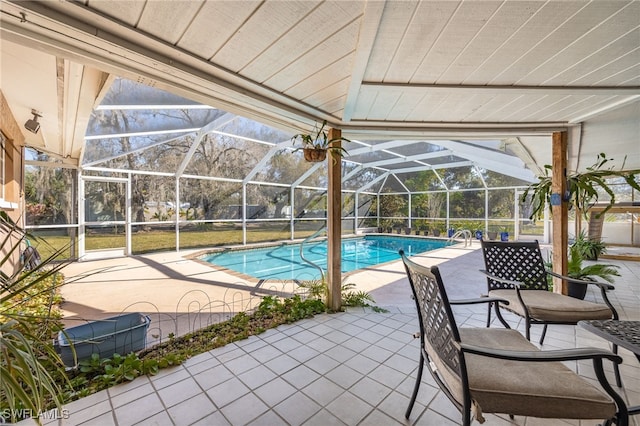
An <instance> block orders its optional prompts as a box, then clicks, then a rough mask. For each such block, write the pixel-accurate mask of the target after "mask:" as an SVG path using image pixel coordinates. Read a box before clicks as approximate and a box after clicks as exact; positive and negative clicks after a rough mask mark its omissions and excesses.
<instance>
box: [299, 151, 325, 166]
mask: <svg viewBox="0 0 640 426" xmlns="http://www.w3.org/2000/svg"><path fill="white" fill-rule="evenodd" d="M302 151H303V152H304V159H305V160H307V161H309V162H311V163H320V162H322V161H324V160H325V159H326V158H327V150H326V149H317V148H304V149H303V150H302Z"/></svg>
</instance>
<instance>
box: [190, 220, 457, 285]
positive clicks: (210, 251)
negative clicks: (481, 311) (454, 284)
mask: <svg viewBox="0 0 640 426" xmlns="http://www.w3.org/2000/svg"><path fill="white" fill-rule="evenodd" d="M366 236H378V237H394V238H407V239H421V240H438V241H449V240H451V239H450V238H447V237H433V236H425V235H406V234H390V233H384V232H372V233H367V234H358V235H354V234H348V235H343V236H342V238H341V240H344V239H355V238H364V237H366ZM317 238H323V239H326V237H317ZM304 240H305V239H304V238H303V239H296V240H283V241H266V242H260V243H252V244H250V245H249V244H245V245H239V244H234V245H229V246H219V247H212V248H207V249H203V250H198V251H197V252H194V253H191V254H188V255H185V256H184V258H185V259H189V260H191V261H195V262H197V263H199V264H201V265H206V266H208V267H210V268H213V269H214V270H216V271H220V272H225V273H227V274H229V275H232V276H234V277H237V278H240V279H243V280H245V281H248V282H250V283H252V284H261V283H264V282H268V281H270V280H277V281H279V282H295V283H299V282H301V281H300V280H297V279H283V278H273V279H272V278H257V277H254V276H252V275H247V274H244V273H242V272H238V271H235V270H233V269H229V268H226V267H224V266H220V265H217V264H215V263H211V262H207V261H205V260H202V257H203V256H206V255H210V254H213V253H222V252H227V251H241V250H253V249H256V250H257V249H263V248H269V247H280V246H285V245H292V244H300V243H302V242H304ZM453 241H456V242H458V241H459V240H458V239H456V240H453ZM452 246H455V243H453V242H452V244H451V245H450V246H447V247H442V248H438V249H434V250H430V252H431V251H437V250H442V249H445V248H449V247H452ZM399 260H400V259H396V260H390V261H388V262H384V263H379V264H377V265H374V266H369V267H366V268H361V269H355V270H353V271H349V272H344V273H342V279H343V280H344V279H346V278H347V277H349V276H350V275H353V274H356V273H359V272H362V271H370V270H372V269H376V268H378V267H383V266H385V265H389V264H391V263H393V262H398V261H399ZM303 281H305V280H303Z"/></svg>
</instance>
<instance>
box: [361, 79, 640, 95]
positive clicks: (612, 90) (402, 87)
mask: <svg viewBox="0 0 640 426" xmlns="http://www.w3.org/2000/svg"><path fill="white" fill-rule="evenodd" d="M362 90H363V91H364V90H367V91H371V90H374V91H376V92H381V93H398V92H411V93H412V94H414V95H415V94H419V93H425V94H426V93H434V92H446V93H452V92H456V93H468V94H472V95H503V94H507V95H579V96H593V95H602V96H612V95H640V86H526V85H474V84H464V85H463V84H416V83H377V82H363V83H362Z"/></svg>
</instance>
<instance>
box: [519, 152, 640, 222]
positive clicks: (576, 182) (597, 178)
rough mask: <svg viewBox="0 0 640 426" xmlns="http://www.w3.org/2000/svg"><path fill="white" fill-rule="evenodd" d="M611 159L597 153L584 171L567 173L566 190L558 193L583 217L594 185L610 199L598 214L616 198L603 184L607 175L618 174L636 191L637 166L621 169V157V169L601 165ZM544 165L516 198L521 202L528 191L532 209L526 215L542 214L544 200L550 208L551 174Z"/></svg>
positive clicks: (595, 190) (595, 193)
mask: <svg viewBox="0 0 640 426" xmlns="http://www.w3.org/2000/svg"><path fill="white" fill-rule="evenodd" d="M612 160H613V159H611V158H607V156H606V155H605V154H604V153H600V154H599V155H598V157H597V159H596V162H595V163H594V164H593V165H592V166H590V167H587V170H586V171H585V172H584V173H577V172H574V173H571V174H568V175H567V177H566V179H567V191H566V193H565V194H562V199H563V201H567V202H568V203H569V205H570V206H576V208H577V209H578V210H580V211H581V212H582V213H583V214H584V215H585V217H586V214H587V210H588V208H589V206H591V205H592V204H595V203H597V202H598V197H599V194H598V188H600V189H602V190H603V191H604V192H605V193H606V194H607V195H609V197H610V199H609V202H608V203H607V204H606V206H605V208H604V210H603V211H602V212H600V213H598V217H599V216H601V215H603V214H605V213H606V212H607V211H608V210H609V209H610V208H611V207H613V205H614V204H615V202H616V195H615V193H614V191H613V190H612V189H611V188H610V187H609V185H608V184H607V182H606V179H607V178H610V177H621V178H623V179H624V180H625V181H626V182H627V184H629V186H631V187H632V188H634V189H635V190H637V191H640V183H638V181H637V180H636V175H637V174H639V173H640V170H624V161H623V163H622V166H621V170H614V168H613V167H608V168H605V165H606V164H607V163H608V162H609V161H612ZM625 160H626V157H625ZM544 169H545V170H544V176H540V177H538V179H539V181H538V182H536V183H534V184H531V185H529V186H528V187H527V188H526V189H525V191H524V192H523V194H522V197H521V198H520V200H521V202H523V203H526V202H527V200H528V196H529V193H531V206H532V211H531V216H530V219H534V218H540V217H542V215H543V213H544V206H545V203H548V204H549V207H550V208H551V180H552V179H551V177H552V174H553V171H552V167H551V166H550V165H549V164H547V165H545V166H544Z"/></svg>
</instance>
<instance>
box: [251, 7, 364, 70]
mask: <svg viewBox="0 0 640 426" xmlns="http://www.w3.org/2000/svg"><path fill="white" fill-rule="evenodd" d="M307 3H309V5H314V3H313V2H307ZM362 8H363V6H362V4H360V3H359V2H323V3H320V4H319V5H318V6H317V7H314V8H313V9H310V10H309V11H308V13H307V14H306V15H302V14H301V15H300V17H299V18H297V17H296V18H292V19H296V23H295V25H293V26H292V27H291V29H290V30H289V31H287V32H286V33H284V34H282V36H281V37H280V38H278V39H277V40H275V41H274V42H273V44H271V45H270V46H269V47H268V48H267V49H266V50H265V51H264V52H261V53H260V54H259V55H258V56H256V58H255V59H254V60H252V61H251V63H249V64H248V65H247V66H246V67H244V68H243V69H242V70H241V73H242V74H243V75H245V76H246V77H248V78H251V79H253V80H256V81H260V82H264V81H267V80H268V79H270V78H271V77H273V76H274V75H276V74H278V73H280V72H281V71H282V70H283V69H284V68H285V67H286V66H287V65H289V64H290V63H291V62H293V61H295V60H297V59H298V58H300V57H303V56H304V55H306V54H308V53H309V52H312V51H313V50H314V49H316V48H318V46H319V45H320V44H321V43H323V42H324V41H325V40H327V39H331V38H332V37H334V35H335V33H336V29H340V28H344V27H346V26H348V25H349V24H350V23H351V22H352V21H353V20H354V16H359V15H360V14H361V13H362ZM321 22H331V25H318V23H321ZM285 57H286V58H291V59H292V60H290V61H288V62H287V61H283V58H285ZM330 60H333V58H331V59H330Z"/></svg>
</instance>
